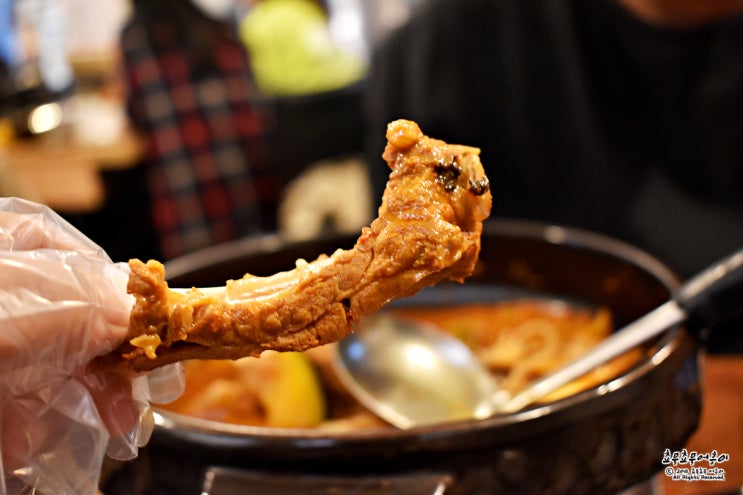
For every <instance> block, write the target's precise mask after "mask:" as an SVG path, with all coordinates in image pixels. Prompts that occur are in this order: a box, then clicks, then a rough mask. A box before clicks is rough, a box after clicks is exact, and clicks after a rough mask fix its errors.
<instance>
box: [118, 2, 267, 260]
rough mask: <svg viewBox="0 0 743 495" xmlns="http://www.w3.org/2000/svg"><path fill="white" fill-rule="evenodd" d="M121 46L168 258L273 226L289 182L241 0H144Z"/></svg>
mask: <svg viewBox="0 0 743 495" xmlns="http://www.w3.org/2000/svg"><path fill="white" fill-rule="evenodd" d="M121 49H122V56H123V64H124V70H125V81H126V84H127V89H128V96H127V98H128V111H129V115H130V119H131V122H132V124H133V125H134V126H135V127H136V128H137V129H138V130H140V131H141V132H142V133H143V134H144V136H145V137H146V139H147V155H146V163H145V167H146V175H147V188H148V190H149V193H150V200H151V205H150V207H151V209H152V215H153V221H154V226H155V230H156V231H157V235H158V237H159V241H160V249H161V256H162V257H163V258H165V259H170V258H173V257H175V256H179V255H182V254H184V253H188V252H191V251H194V250H197V249H200V248H203V247H206V246H209V245H212V244H216V243H220V242H224V241H229V240H232V239H235V238H238V237H241V236H245V235H249V234H254V233H258V232H262V231H270V230H274V229H275V222H276V220H275V217H276V209H277V202H278V195H279V189H280V188H279V185H278V180H277V178H276V175H275V174H274V170H272V168H271V166H270V165H269V159H268V156H267V155H268V151H267V147H266V143H265V138H266V122H265V120H264V116H263V115H262V113H261V111H260V109H258V108H256V107H255V106H254V104H253V99H254V96H255V90H254V88H253V86H252V82H251V81H252V78H251V72H250V66H249V63H248V60H247V56H246V53H245V50H244V47H243V46H242V44H241V43H240V42H239V40H238V39H237V38H236V36H235V32H234V4H233V2H232V0H199V1H196V0H194V1H193V2H191V1H189V0H158V1H149V0H135V1H134V2H133V13H132V17H131V20H130V21H129V22H128V24H127V25H126V26H125V28H124V30H123V32H122V36H121Z"/></svg>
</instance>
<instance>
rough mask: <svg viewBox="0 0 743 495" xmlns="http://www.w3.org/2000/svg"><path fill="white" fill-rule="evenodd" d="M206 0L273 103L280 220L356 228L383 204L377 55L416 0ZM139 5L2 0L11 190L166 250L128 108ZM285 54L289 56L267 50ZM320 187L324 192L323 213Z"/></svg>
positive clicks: (121, 254) (309, 229)
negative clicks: (130, 39) (368, 116)
mask: <svg viewBox="0 0 743 495" xmlns="http://www.w3.org/2000/svg"><path fill="white" fill-rule="evenodd" d="M198 3H203V4H204V5H206V7H207V8H210V9H213V12H212V14H213V15H218V16H219V15H223V13H219V12H218V11H219V10H220V9H222V10H224V9H225V8H227V10H228V14H227V15H228V19H229V23H230V24H232V25H233V26H234V28H235V32H236V34H237V36H238V37H239V39H240V40H241V41H242V42H243V43H244V44H245V47H246V50H249V51H250V50H252V51H253V53H251V58H252V59H253V60H255V62H253V66H252V67H251V69H252V70H253V72H254V75H255V78H256V81H257V83H256V84H257V85H258V91H257V92H256V94H257V98H259V99H260V100H261V101H262V102H263V103H262V104H263V106H264V107H265V106H266V105H268V106H269V107H270V112H271V114H272V127H271V129H269V130H268V131H267V132H268V134H270V136H271V139H272V144H271V154H272V156H273V157H274V158H273V164H274V165H275V166H276V167H278V168H279V169H281V170H283V171H285V173H284V177H282V178H284V179H285V182H284V183H282V184H283V190H282V202H283V203H284V204H286V205H287V206H286V208H284V209H283V210H282V213H281V216H280V219H279V226H278V228H279V229H281V230H282V231H283V232H284V233H285V234H286V235H288V236H290V237H295V238H296V237H309V236H312V235H316V234H317V233H318V232H320V231H322V230H324V229H328V228H329V227H330V228H334V229H337V230H340V231H351V232H355V231H357V230H358V229H359V228H360V227H361V226H362V225H364V224H366V223H367V222H368V220H369V219H370V218H371V215H372V211H371V209H372V207H371V202H372V199H371V198H370V197H369V194H370V193H369V187H368V184H367V183H366V182H367V178H366V173H365V171H364V169H363V165H362V164H361V163H360V158H359V156H358V151H359V149H360V146H361V144H360V141H361V139H362V136H361V132H362V131H361V121H360V119H361V112H360V104H361V99H360V85H361V84H362V81H363V76H364V71H365V68H366V61H367V57H368V54H369V51H370V47H371V46H372V45H373V44H374V43H375V42H377V41H378V40H379V39H381V37H382V36H384V34H385V33H386V32H388V31H389V30H391V29H393V28H394V27H396V26H398V25H400V24H401V23H403V22H405V20H406V19H407V16H408V15H409V14H410V11H411V9H412V8H413V7H414V6H415V4H416V3H418V0H375V1H367V0H364V1H361V0H328V1H326V2H324V3H323V4H320V3H316V2H314V1H306V0H288V1H282V2H271V3H272V4H277V5H278V6H279V7H278V8H277V9H274V10H275V11H276V12H269V11H268V9H264V11H265V12H264V11H261V12H260V14H259V15H254V14H256V13H257V12H258V9H255V8H253V7H254V6H253V4H254V3H255V4H257V3H258V2H255V1H251V0H238V1H237V2H232V1H227V2H218V1H209V0H207V1H205V2H198ZM281 4H284V5H283V6H282V5H281ZM132 8H133V4H132V2H130V1H128V0H104V1H97V0H64V1H57V0H0V30H1V31H2V35H1V36H0V60H2V63H3V64H2V75H1V77H2V89H0V98H1V99H0V110H1V115H2V119H1V120H0V194H2V195H3V196H20V197H24V198H27V199H31V200H34V201H37V202H40V203H44V204H47V205H49V206H51V207H52V208H53V209H55V210H56V211H57V212H59V213H60V214H62V215H63V216H64V217H65V218H67V219H68V220H70V221H71V222H72V223H73V224H74V225H75V226H76V227H78V228H79V229H81V230H82V231H83V232H84V233H85V234H86V235H88V236H90V237H91V238H92V239H93V240H94V241H95V242H97V243H98V244H100V245H101V246H102V247H103V248H104V249H105V250H106V251H107V252H108V253H109V255H110V256H111V257H112V259H114V260H125V259H128V258H130V257H140V258H147V257H154V258H159V259H163V258H167V257H166V256H164V255H163V253H161V252H159V251H158V247H157V240H156V238H155V234H154V232H153V230H152V226H151V221H150V218H149V212H148V208H147V201H148V198H147V194H146V193H145V190H144V182H145V177H144V175H143V166H142V163H143V156H144V154H145V152H146V150H145V142H144V139H143V136H142V135H141V134H139V133H138V132H137V131H135V129H134V128H133V126H132V125H131V122H130V120H129V119H128V116H127V109H126V91H127V88H126V84H125V81H124V78H123V75H122V73H123V69H122V57H121V56H120V53H121V50H120V48H121V32H122V28H123V27H124V26H125V24H126V22H127V20H128V19H129V16H130V14H131V11H132ZM321 9H322V10H321ZM292 10H293V11H295V12H296V14H293V15H292V13H291V11H292ZM287 12H289V14H288V18H283V17H282V16H285V15H286V13H287ZM251 14H253V18H256V17H259V16H260V17H261V18H260V19H253V20H251V21H248V18H249V17H250V15H251ZM326 15H327V17H326ZM248 22H251V23H252V24H251V26H253V27H248ZM255 26H258V27H255ZM277 26H278V27H277ZM287 26H289V27H287ZM298 26H299V27H298ZM288 33H289V34H288ZM282 37H283V38H284V40H283V41H282V42H281V43H280V45H281V46H280V48H278V49H273V48H272V46H273V45H274V43H272V40H276V39H278V38H282ZM287 37H288V38H290V39H288V40H287V39H286V38H287ZM303 38H304V39H303ZM248 39H250V41H248ZM251 43H252V44H251ZM270 50H273V52H271V53H270V54H268V55H262V51H266V52H268V51H270ZM277 50H278V51H279V52H280V51H282V50H283V51H285V52H286V53H285V54H282V53H278V52H277ZM277 53H278V56H279V58H281V57H283V59H282V61H281V62H279V63H265V62H263V60H267V59H270V58H271V57H274V58H275V57H276V56H277ZM331 135H332V136H334V138H333V139H328V136H331ZM300 174H301V175H302V178H301V180H294V179H298V177H297V176H299V175H300ZM328 178H331V181H330V182H332V178H335V181H336V182H337V180H342V181H344V183H345V184H346V186H347V187H344V188H343V191H344V193H343V194H341V196H342V197H339V195H338V194H330V195H328V194H324V193H323V192H322V188H323V187H327V184H328V183H329V181H328ZM290 182H291V185H288V184H289V183H290ZM308 187H309V188H310V189H311V190H315V191H316V192H315V194H314V195H310V196H308V195H307V194H306V193H305V192H306V190H307V188H308ZM298 196H301V198H302V200H301V202H302V203H303V208H301V209H299V208H297V207H296V206H295V205H296V204H297V203H298V202H299V201H298ZM311 198H324V201H325V203H326V204H324V205H318V206H317V208H316V210H318V211H317V213H316V215H314V216H312V215H310V213H308V212H309V211H311V208H308V204H309V202H311V201H312V199H311ZM329 199H333V201H328V200H329ZM317 201H321V200H319V199H318V200H317ZM341 204H342V205H343V206H342V207H341V206H340V205H341Z"/></svg>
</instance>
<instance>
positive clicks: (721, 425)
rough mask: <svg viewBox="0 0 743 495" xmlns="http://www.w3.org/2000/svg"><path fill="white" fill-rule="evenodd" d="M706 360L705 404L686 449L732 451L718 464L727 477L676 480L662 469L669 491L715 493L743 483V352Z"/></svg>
mask: <svg viewBox="0 0 743 495" xmlns="http://www.w3.org/2000/svg"><path fill="white" fill-rule="evenodd" d="M702 363H703V366H702V386H703V400H704V408H703V410H702V417H701V423H700V425H699V428H698V430H697V431H696V433H695V434H694V435H693V436H692V437H691V439H690V440H689V442H688V443H687V445H686V449H687V450H688V451H689V452H692V451H696V452H698V453H711V452H712V451H715V450H716V451H717V452H718V453H720V454H722V453H726V454H728V455H729V456H730V460H729V461H727V462H725V463H722V464H718V465H716V466H715V467H719V468H722V469H723V470H724V471H725V481H691V482H689V481H672V480H671V479H669V478H668V477H666V476H664V475H663V474H662V473H661V474H660V475H659V476H660V478H661V479H662V483H661V485H662V487H663V489H664V492H665V495H708V494H710V495H711V494H715V493H720V492H730V491H731V490H733V489H740V488H741V487H743V355H715V356H712V355H708V356H705V357H704V359H703V361H702ZM677 467H690V466H688V465H684V466H681V465H679V466H677ZM694 467H705V468H709V465H708V464H707V463H706V462H699V463H696V464H695V466H694ZM735 493H738V492H735ZM741 493H743V492H741Z"/></svg>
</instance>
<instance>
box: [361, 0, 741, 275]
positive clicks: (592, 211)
mask: <svg viewBox="0 0 743 495" xmlns="http://www.w3.org/2000/svg"><path fill="white" fill-rule="evenodd" d="M366 117H367V122H368V125H369V133H368V134H369V138H368V139H367V151H368V153H369V156H368V161H369V164H370V170H371V176H372V179H373V184H374V185H375V189H376V192H377V195H376V196H377V197H381V188H382V187H383V185H384V182H385V181H386V179H387V175H388V169H387V168H386V167H385V166H384V165H383V164H382V163H381V162H380V158H379V155H380V154H381V150H382V147H383V145H384V143H383V142H382V141H381V138H382V137H383V136H384V126H385V125H386V123H387V122H388V121H391V120H393V119H396V118H401V117H402V118H408V119H412V120H416V121H417V122H418V123H419V124H420V125H421V128H422V129H423V130H424V132H426V133H427V134H429V135H432V136H436V137H438V138H441V139H445V140H447V141H449V142H458V143H462V144H468V145H472V146H478V147H480V148H481V149H482V157H481V158H482V161H483V163H484V164H485V167H486V170H487V172H488V175H489V177H490V180H491V185H492V189H493V199H494V205H493V214H492V216H493V217H495V218H498V217H519V218H532V219H538V220H542V221H548V222H555V223H559V224H563V225H569V226H577V227H582V228H587V229H591V230H594V231H598V232H602V233H605V234H608V235H612V236H614V237H617V238H620V239H623V240H625V241H627V242H631V243H633V244H635V245H637V246H639V247H641V248H643V249H645V250H647V251H648V252H650V253H652V254H654V255H656V256H657V257H659V258H660V259H662V260H664V261H666V262H667V263H668V265H669V266H670V267H671V268H672V269H674V270H675V271H676V272H677V273H678V274H679V275H681V276H682V277H686V276H690V275H692V274H694V273H695V272H697V271H699V270H701V269H703V268H705V267H706V266H707V265H708V264H710V263H712V262H714V261H716V260H717V259H718V258H720V257H722V256H724V255H726V254H728V253H730V252H732V251H733V250H735V249H738V248H740V246H742V245H743V1H740V0H715V1H706V0H673V1H665V0H456V1H452V0H429V1H428V2H427V3H426V4H425V5H424V6H423V7H422V8H420V10H418V11H417V12H416V13H415V15H414V16H413V18H412V19H411V20H410V22H409V23H408V24H407V25H406V26H404V27H403V28H401V29H399V30H398V31H396V32H394V33H392V34H391V35H390V36H389V37H388V39H387V40H386V41H385V42H384V44H382V45H380V46H378V47H377V50H376V52H375V54H374V57H373V60H372V65H371V69H370V76H369V80H368V85H367V95H366Z"/></svg>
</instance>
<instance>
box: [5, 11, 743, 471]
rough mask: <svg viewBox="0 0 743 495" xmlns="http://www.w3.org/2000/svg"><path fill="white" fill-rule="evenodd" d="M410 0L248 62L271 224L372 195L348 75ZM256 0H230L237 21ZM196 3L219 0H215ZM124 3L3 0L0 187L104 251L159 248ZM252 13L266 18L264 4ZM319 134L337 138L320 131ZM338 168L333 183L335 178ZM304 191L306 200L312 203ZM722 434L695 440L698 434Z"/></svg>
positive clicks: (312, 231)
mask: <svg viewBox="0 0 743 495" xmlns="http://www.w3.org/2000/svg"><path fill="white" fill-rule="evenodd" d="M421 1H423V0H325V1H324V2H323V4H322V6H323V8H324V9H325V10H324V14H327V19H323V23H322V32H321V33H319V34H318V32H317V31H315V34H317V36H319V38H320V40H321V41H320V42H319V45H321V46H324V47H325V49H327V47H328V46H332V50H333V54H334V55H333V57H332V60H327V58H326V59H325V62H324V63H323V64H318V63H316V64H314V70H319V71H320V73H319V76H318V74H317V73H315V74H309V73H307V72H303V71H302V70H301V69H302V68H307V67H311V66H313V64H312V63H310V62H308V63H307V65H302V64H300V63H297V62H296V60H298V59H296V58H291V57H288V58H287V60H288V62H287V63H285V64H283V65H281V64H278V65H271V64H266V66H263V67H261V66H258V65H256V66H255V67H253V70H254V71H255V72H256V73H261V76H262V77H263V78H264V79H263V86H262V87H261V93H262V94H261V95H260V97H261V98H263V99H264V100H265V101H268V102H271V105H272V107H271V108H272V111H273V112H274V116H275V119H274V126H275V127H274V129H273V130H274V132H275V136H274V140H275V142H274V148H273V149H274V150H275V152H276V153H277V156H278V158H277V159H276V160H277V161H279V162H281V166H282V167H284V168H285V169H286V172H287V180H286V187H285V189H284V191H283V193H284V194H283V204H284V206H285V208H283V209H281V211H280V214H279V216H280V218H279V228H280V229H282V230H283V232H284V233H285V234H286V235H287V236H289V237H294V238H306V237H311V236H313V235H317V234H319V233H321V232H323V231H324V229H327V228H328V225H329V223H330V225H331V227H332V228H334V229H337V230H339V231H347V232H356V231H358V229H359V228H360V227H361V226H362V225H364V224H366V223H367V222H368V220H369V219H370V218H371V216H372V214H373V212H372V211H371V210H372V207H373V205H372V203H373V199H372V198H370V194H369V185H368V184H367V183H366V181H367V178H366V172H365V168H364V165H363V164H362V163H360V160H361V158H360V157H361V156H362V155H361V146H362V143H361V140H362V126H363V123H362V122H361V121H360V120H361V99H360V91H359V87H360V85H362V84H363V77H364V69H365V64H366V62H367V60H368V56H369V54H370V51H371V50H372V48H373V46H374V45H375V43H378V42H379V41H380V40H381V39H383V37H384V36H385V34H386V33H388V32H389V31H390V30H392V29H394V28H395V27H397V26H399V25H401V24H402V23H404V22H405V21H406V19H408V17H409V15H410V13H411V11H412V9H414V8H415V7H416V6H417V4H418V3H420V2H421ZM258 2H259V0H252V1H251V0H237V1H236V2H235V3H234V4H231V2H229V0H227V4H231V5H232V7H234V9H233V10H232V11H231V13H230V15H231V18H232V19H233V21H234V23H235V24H234V25H235V27H236V29H237V30H239V29H240V28H241V25H242V26H243V27H244V25H243V23H244V21H245V20H246V19H248V18H249V16H250V14H251V12H255V10H254V9H255V4H257V3H258ZM207 3H209V4H211V5H213V6H214V7H215V8H217V9H219V8H222V7H224V5H221V4H222V3H224V2H217V1H214V2H207ZM285 3H287V4H288V5H294V6H297V5H300V4H303V3H310V4H312V3H313V2H312V0H306V1H304V0H287V2H285ZM314 5H316V6H317V5H319V4H314ZM131 8H132V5H131V4H130V2H129V1H127V0H0V59H1V60H2V62H3V65H2V73H1V74H0V77H1V78H2V81H1V84H2V86H0V195H2V196H19V197H23V198H27V199H30V200H34V201H37V202H40V203H44V204H47V205H49V206H50V207H52V208H53V209H55V210H56V211H57V212H59V213H60V214H62V215H63V216H64V217H65V218H67V219H69V220H70V221H71V222H72V223H73V224H74V225H75V226H77V227H78V228H79V229H80V230H82V231H83V232H84V233H85V234H86V235H88V236H89V237H91V238H92V239H93V240H94V241H95V242H97V243H98V244H100V245H101V246H102V247H103V248H104V249H105V250H106V251H107V252H108V253H109V255H110V256H111V258H112V259H114V260H115V261H123V260H126V259H128V258H130V257H139V258H148V257H156V258H157V257H160V256H161V253H160V252H159V251H158V247H157V240H156V238H155V233H154V231H153V227H152V225H151V223H150V218H149V211H148V208H147V203H148V198H147V194H146V191H145V188H144V181H145V179H144V174H143V170H142V169H143V167H142V161H143V155H144V153H145V145H144V140H143V137H142V136H141V135H139V134H138V133H137V132H136V131H135V130H134V129H133V127H132V126H131V125H130V122H129V121H128V118H127V111H126V90H125V84H124V81H123V80H122V69H121V58H120V56H119V49H120V45H119V42H120V34H121V29H122V27H123V26H124V25H125V23H126V21H127V19H128V17H129V15H130V13H131ZM316 20H317V19H314V18H311V16H310V18H305V19H301V18H300V19H298V20H295V21H296V22H298V23H300V24H301V23H303V22H305V23H310V24H311V23H312V22H316ZM263 21H264V22H265V23H266V25H270V22H271V19H270V16H269V17H267V18H266V20H263ZM295 21H292V22H295ZM261 24H263V23H261ZM265 31H266V32H263V33H258V34H256V37H257V38H260V36H265V37H268V38H270V37H271V33H272V32H271V30H270V29H267V30H265ZM314 41H315V42H317V39H315V40H314ZM287 46H288V44H287ZM296 48H297V46H294V47H293V48H292V47H289V48H286V47H284V49H296ZM299 48H302V47H301V46H300V47H299ZM304 48H306V46H305V47H304ZM246 49H248V50H249V49H250V47H247V46H246ZM253 49H260V47H259V46H258V45H256V46H254V47H253ZM252 55H253V56H254V57H255V58H256V59H257V58H258V56H257V55H256V54H252ZM329 135H330V136H335V137H336V139H333V140H330V142H328V141H329V140H328V139H323V138H322V136H329ZM339 181H342V183H343V184H344V187H342V188H338V187H333V186H335V185H337V184H338V183H339ZM309 191H314V192H309ZM314 202H317V203H318V204H317V205H316V210H317V211H316V212H315V213H314V214H311V213H312V212H311V210H312V208H310V205H311V204H313V203H314ZM298 203H301V207H297V204H298ZM320 203H325V204H323V205H321V204H320ZM308 212H310V213H308ZM329 219H330V220H331V221H330V222H329ZM725 363H727V361H726V362H725ZM727 366H728V365H727V364H724V365H723V366H722V367H720V366H718V367H717V368H715V372H716V373H717V375H718V378H717V379H718V380H719V382H718V383H717V384H716V386H717V387H718V391H719V390H721V391H722V392H723V394H722V396H721V398H720V399H719V403H718V407H720V408H726V410H727V411H728V412H733V411H730V409H729V408H736V407H740V399H739V397H740V396H739V394H738V398H737V399H736V398H735V396H736V393H735V392H734V389H735V388H736V387H738V388H739V387H740V383H739V382H736V380H738V379H739V378H736V376H738V377H739V376H740V372H737V373H738V374H737V375H731V374H727V373H725V372H723V371H724V369H723V368H725V369H727V368H726V367H727ZM720 413H722V411H720ZM717 417H718V418H719V417H721V416H720V415H718V416H717ZM735 418H737V420H736V419H735ZM729 420H730V421H738V423H734V424H733V423H730V422H727V423H724V422H723V423H721V422H720V420H719V419H718V420H715V419H714V417H710V418H709V421H707V423H705V425H706V426H705V428H707V430H705V431H712V436H711V437H710V438H713V440H712V441H713V442H714V441H716V440H715V439H718V438H721V437H724V436H725V435H726V432H728V431H729V430H728V428H733V429H734V430H735V431H737V432H738V433H740V432H741V431H743V423H741V417H740V411H738V414H737V415H733V416H731V417H729ZM739 423H740V424H739ZM736 428H737V429H736ZM733 436H734V435H733ZM708 441H709V440H708ZM720 447H722V446H720V445H717V444H715V443H702V444H700V447H699V448H700V449H713V448H720ZM740 461H741V459H740V458H737V459H735V462H736V463H739V462H740ZM731 474H733V473H731ZM735 475H738V474H737V473H736V474H735Z"/></svg>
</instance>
